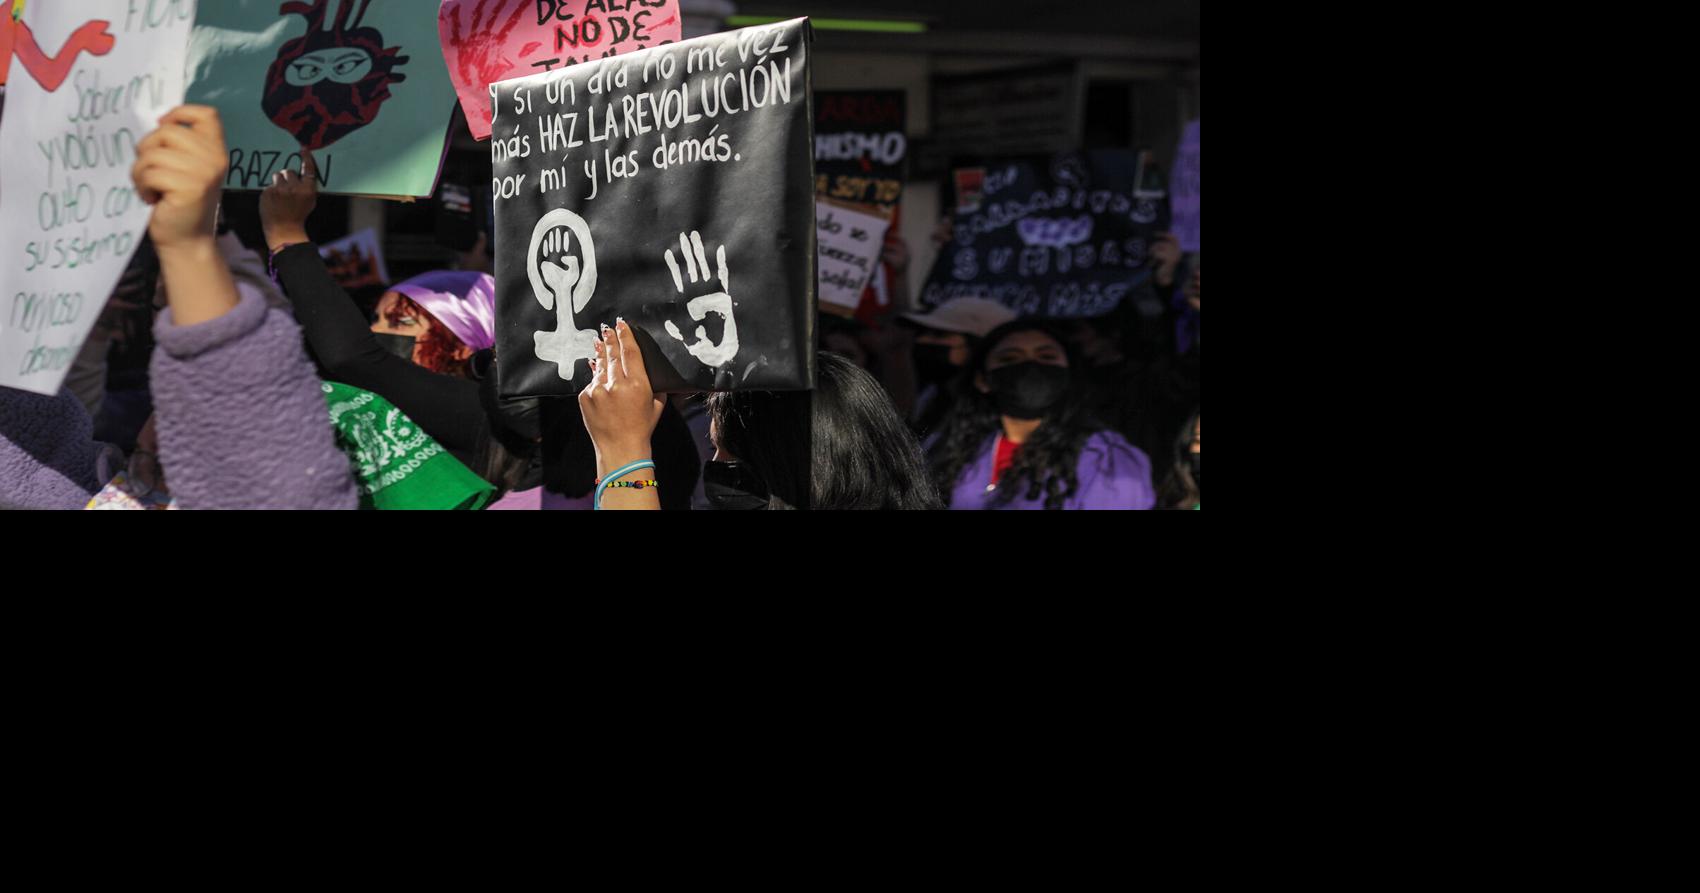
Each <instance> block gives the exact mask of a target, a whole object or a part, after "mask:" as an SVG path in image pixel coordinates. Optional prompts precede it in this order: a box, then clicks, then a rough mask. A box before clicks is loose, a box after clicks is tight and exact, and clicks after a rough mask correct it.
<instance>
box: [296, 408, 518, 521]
mask: <svg viewBox="0 0 1700 893" xmlns="http://www.w3.org/2000/svg"><path fill="white" fill-rule="evenodd" d="M324 389H325V402H326V403H328V404H330V411H331V425H332V426H334V427H335V428H336V445H337V446H338V447H341V448H342V451H343V452H345V453H347V454H348V459H349V463H350V464H351V465H353V466H354V479H355V480H356V481H357V482H358V483H359V484H360V508H362V509H380V510H405V509H439V510H445V509H446V510H458V509H464V510H466V511H477V510H479V509H482V508H483V507H484V506H486V505H488V504H489V502H490V497H492V496H494V495H495V492H496V488H495V487H493V486H491V485H490V484H489V483H488V482H487V481H485V480H484V479H483V478H481V477H479V476H478V475H476V474H473V473H472V469H470V468H467V467H466V466H465V465H463V464H461V461H460V460H459V459H456V458H455V457H454V456H451V455H449V453H448V452H447V451H446V450H444V449H443V445H442V444H440V443H438V442H437V441H435V440H433V439H432V438H431V436H430V435H429V434H426V433H425V432H424V431H422V430H420V428H419V426H418V425H415V424H414V423H413V420H412V419H410V418H408V417H407V416H406V415H403V414H402V411H401V410H399V409H396V408H395V406H394V405H393V404H391V403H390V402H389V401H388V400H385V399H384V398H382V397H380V396H378V395H377V394H374V393H372V392H371V391H363V390H361V389H359V388H356V387H350V386H348V385H345V384H337V383H335V382H328V381H327V382H325V383H324Z"/></svg>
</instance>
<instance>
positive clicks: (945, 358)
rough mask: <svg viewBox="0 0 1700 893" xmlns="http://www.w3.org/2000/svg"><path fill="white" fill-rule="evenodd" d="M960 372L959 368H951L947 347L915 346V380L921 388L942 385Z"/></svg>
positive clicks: (943, 345) (948, 347) (938, 345)
mask: <svg viewBox="0 0 1700 893" xmlns="http://www.w3.org/2000/svg"><path fill="white" fill-rule="evenodd" d="M961 371H962V367H961V366H953V365H951V363H950V346H949V345H947V344H917V345H915V378H916V380H917V381H919V382H920V383H921V384H922V385H923V386H924V385H929V384H944V383H945V382H947V381H949V380H951V379H952V378H955V377H956V374H957V373H958V372H961Z"/></svg>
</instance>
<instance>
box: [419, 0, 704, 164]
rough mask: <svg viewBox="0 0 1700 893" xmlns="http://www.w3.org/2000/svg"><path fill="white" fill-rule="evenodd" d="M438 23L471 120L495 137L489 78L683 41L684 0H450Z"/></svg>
mask: <svg viewBox="0 0 1700 893" xmlns="http://www.w3.org/2000/svg"><path fill="white" fill-rule="evenodd" d="M437 30H438V32H439V33H440V35H441V37H442V41H443V58H444V59H445V60H447V62H448V65H449V78H450V79H451V80H453V81H454V84H455V92H456V93H458V94H459V95H460V105H461V108H462V109H464V110H465V111H466V123H467V125H468V126H469V127H471V128H472V135H473V136H474V137H477V138H478V139H481V140H482V139H488V138H489V137H490V120H491V110H490V85H491V84H494V83H497V82H499V81H505V80H509V79H511V78H517V77H524V76H526V75H529V74H537V73H538V72H541V71H548V70H551V69H555V68H563V67H565V66H568V65H576V64H578V63H580V62H588V61H591V60H593V59H606V58H608V57H609V56H615V55H619V54H622V53H634V52H637V51H638V50H644V49H649V48H650V47H657V46H661V45H663V44H669V43H677V42H678V41H679V39H680V38H681V37H682V36H683V34H684V26H683V23H682V20H681V19H680V18H679V2H678V0H444V2H443V5H442V6H441V7H440V8H439V9H438V11H437Z"/></svg>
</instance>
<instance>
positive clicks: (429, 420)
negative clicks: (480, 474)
mask: <svg viewBox="0 0 1700 893" xmlns="http://www.w3.org/2000/svg"><path fill="white" fill-rule="evenodd" d="M272 264H273V268H274V269H275V270H276V271H277V279H278V283H279V284H280V285H282V286H283V291H284V294H286V295H287V296H288V297H289V301H290V303H292V304H294V305H295V318H296V319H297V320H299V321H300V323H301V330H302V333H303V334H304V335H305V336H306V339H307V345H308V346H309V347H310V348H312V351H313V355H314V356H315V357H316V358H317V359H318V361H319V365H320V366H322V367H324V370H325V374H326V375H327V376H329V377H330V378H331V379H333V380H335V381H339V382H342V383H343V384H348V385H353V386H354V387H357V388H364V389H365V390H368V391H371V392H372V393H374V394H377V395H379V396H380V397H383V398H384V399H385V400H388V401H390V402H391V403H394V404H395V405H396V408H398V409H400V410H401V411H402V412H404V413H406V414H407V417H408V418H410V419H412V420H413V421H414V423H416V424H417V425H419V427H420V428H421V429H423V430H424V431H425V433H426V434H429V435H431V436H432V437H433V438H435V439H436V440H437V442H439V443H441V444H442V445H443V447H444V448H445V449H447V450H448V451H449V452H450V453H453V454H454V455H455V456H456V457H457V458H459V459H460V460H461V461H462V462H467V463H468V464H471V463H472V462H473V460H474V457H476V456H478V455H479V450H480V448H481V447H482V446H483V444H484V440H485V439H486V438H488V437H489V436H490V421H489V416H488V415H487V414H486V413H485V411H484V406H483V404H482V403H480V402H479V395H478V392H479V387H480V386H479V383H478V382H476V381H473V380H471V379H467V378H460V377H457V376H453V375H443V374H440V373H437V372H432V371H430V370H429V369H426V368H424V367H422V366H417V365H414V364H413V363H412V362H410V361H408V360H405V359H402V358H401V357H398V356H396V355H395V354H392V353H390V352H388V351H386V350H384V349H383V347H381V346H380V345H379V344H378V340H377V338H375V337H373V335H372V329H371V325H370V324H369V323H368V322H367V321H366V318H365V316H364V315H362V314H361V312H360V310H359V308H358V307H356V306H355V305H354V301H353V299H352V298H350V297H349V296H348V292H346V291H343V289H342V286H340V285H338V284H337V282H336V280H335V279H333V278H331V274H330V271H329V270H327V269H326V268H325V262H324V260H323V259H322V258H321V257H320V256H319V249H318V246H316V245H313V244H310V243H303V244H300V245H291V246H289V247H288V248H285V249H283V250H282V251H280V252H278V255H277V257H276V258H274V259H273V261H272Z"/></svg>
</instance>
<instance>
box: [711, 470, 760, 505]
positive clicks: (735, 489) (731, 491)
mask: <svg viewBox="0 0 1700 893" xmlns="http://www.w3.org/2000/svg"><path fill="white" fill-rule="evenodd" d="M702 491H703V494H704V495H706V496H707V497H708V501H709V504H710V505H713V506H714V508H715V510H717V511H722V512H748V511H759V510H761V509H765V508H767V504H768V502H769V498H768V494H767V487H766V486H764V485H763V484H762V482H761V479H760V478H758V477H756V476H755V475H754V474H753V473H751V472H750V471H749V469H747V468H745V467H744V465H743V463H740V462H710V463H708V464H707V465H704V466H703V467H702Z"/></svg>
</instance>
